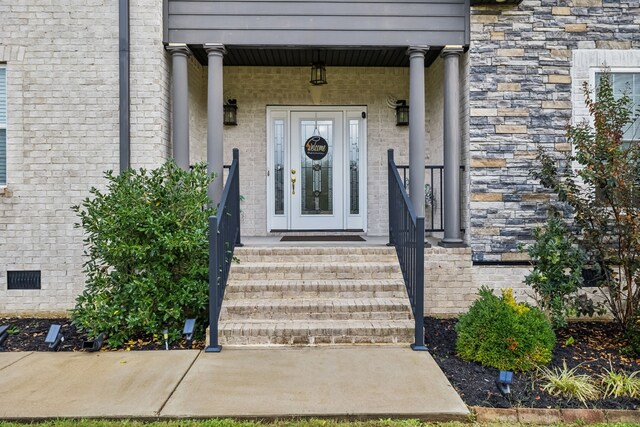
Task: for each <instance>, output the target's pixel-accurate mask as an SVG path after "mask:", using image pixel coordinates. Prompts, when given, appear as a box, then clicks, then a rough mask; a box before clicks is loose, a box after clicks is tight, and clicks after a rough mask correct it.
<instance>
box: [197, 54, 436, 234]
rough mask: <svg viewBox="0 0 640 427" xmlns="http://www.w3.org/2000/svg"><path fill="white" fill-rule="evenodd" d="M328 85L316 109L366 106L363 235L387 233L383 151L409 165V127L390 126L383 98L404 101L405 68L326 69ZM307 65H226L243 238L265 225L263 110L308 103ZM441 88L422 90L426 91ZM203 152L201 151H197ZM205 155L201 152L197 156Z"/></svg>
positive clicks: (229, 144) (229, 141) (228, 143)
mask: <svg viewBox="0 0 640 427" xmlns="http://www.w3.org/2000/svg"><path fill="white" fill-rule="evenodd" d="M327 80H328V81H329V84H327V85H326V86H323V87H322V89H321V90H322V95H321V100H320V103H319V105H337V106H342V105H366V106H367V111H368V115H367V131H368V137H367V145H368V158H367V167H368V183H367V187H368V195H369V197H368V207H367V210H368V232H369V234H371V235H383V234H385V233H387V217H388V212H387V206H386V204H387V202H386V200H387V188H386V187H387V162H386V160H387V149H388V148H394V149H395V150H396V161H397V163H398V164H408V138H409V135H408V128H407V127H397V126H396V125H395V111H394V109H392V108H389V107H388V106H387V98H388V97H389V96H392V97H394V98H396V99H408V91H409V70H408V68H367V69H364V68H348V67H329V68H328V69H327ZM310 88H311V85H310V84H309V68H308V67H302V68H299V67H225V69H224V91H225V96H226V97H228V98H236V99H237V100H238V126H227V127H225V135H224V137H225V164H228V163H230V160H231V159H230V158H231V149H232V148H233V147H238V148H239V149H240V156H241V171H242V180H241V183H240V185H241V189H240V192H241V193H242V194H243V195H244V197H245V201H244V202H243V206H242V209H243V214H242V215H243V216H242V221H243V222H242V227H243V229H242V230H243V233H245V234H247V235H256V236H260V235H265V234H266V233H267V223H266V214H267V212H266V183H265V182H266V180H265V176H266V167H267V166H266V165H267V164H266V159H267V153H266V149H267V142H266V129H265V125H266V107H267V105H313V100H312V98H311V94H310V91H309V90H310ZM432 90H436V91H437V90H440V88H435V89H434V88H427V89H426V92H427V93H429V92H430V91H432ZM198 152H199V153H204V151H198ZM201 155H204V154H201Z"/></svg>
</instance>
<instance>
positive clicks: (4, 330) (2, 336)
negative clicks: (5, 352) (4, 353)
mask: <svg viewBox="0 0 640 427" xmlns="http://www.w3.org/2000/svg"><path fill="white" fill-rule="evenodd" d="M7 338H9V327H8V326H7V325H0V347H2V346H4V342H5V341H6V340H7Z"/></svg>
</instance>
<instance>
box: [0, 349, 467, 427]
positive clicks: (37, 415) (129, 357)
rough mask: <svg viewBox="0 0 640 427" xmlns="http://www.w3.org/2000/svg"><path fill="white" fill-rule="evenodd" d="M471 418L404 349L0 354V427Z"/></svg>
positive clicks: (436, 374) (425, 364)
mask: <svg viewBox="0 0 640 427" xmlns="http://www.w3.org/2000/svg"><path fill="white" fill-rule="evenodd" d="M468 414H469V412H468V410H467V408H466V406H465V405H464V403H463V402H462V400H461V399H460V397H459V396H458V395H457V394H456V392H455V390H454V389H453V387H451V385H450V384H449V382H448V381H447V379H446V378H445V376H444V374H443V373H442V371H441V370H440V369H439V368H438V366H437V365H436V363H435V362H434V361H433V359H432V358H431V356H430V355H429V353H427V352H413V351H411V350H410V349H409V348H407V347H391V346H380V347H372V346H366V347H364V346H362V347H357V346H352V347H298V348H295V347H294V348H291V347H288V348H276V349H272V348H270V349H265V348H255V349H249V348H242V349H238V348H230V347H229V348H225V349H224V350H223V351H222V353H219V354H206V353H203V352H199V351H196V350H189V351H187V350H183V351H166V352H164V351H147V352H142V351H141V352H100V353H86V354H85V353H0V418H2V419H23V420H26V419H42V418H67V417H73V418H80V417H84V418H86V417H89V418H93V417H110V418H120V417H124V418H143V419H155V418H183V417H188V418H212V417H242V418H254V417H255V418H276V417H277V418H282V417H291V416H305V417H309V416H322V417H340V418H344V417H373V418H386V417H401V418H404V417H412V418H413V417H415V418H421V419H425V420H463V419H466V417H467V416H468Z"/></svg>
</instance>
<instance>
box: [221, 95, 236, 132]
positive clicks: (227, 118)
mask: <svg viewBox="0 0 640 427" xmlns="http://www.w3.org/2000/svg"><path fill="white" fill-rule="evenodd" d="M223 109H224V119H223V123H224V124H225V125H230V126H236V125H237V124H238V102H237V101H236V100H235V99H229V100H227V103H226V104H224V107H223Z"/></svg>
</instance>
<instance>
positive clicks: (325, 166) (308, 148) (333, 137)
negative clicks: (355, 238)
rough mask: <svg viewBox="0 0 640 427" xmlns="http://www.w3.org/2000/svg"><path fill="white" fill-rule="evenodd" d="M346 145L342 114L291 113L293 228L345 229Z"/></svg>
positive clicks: (328, 112) (290, 179) (290, 170)
mask: <svg viewBox="0 0 640 427" xmlns="http://www.w3.org/2000/svg"><path fill="white" fill-rule="evenodd" d="M318 137H319V138H318ZM325 141H326V143H325ZM343 145H344V141H343V137H342V113H340V112H332V111H327V112H293V113H291V145H290V147H291V158H290V166H289V175H290V176H289V181H290V187H291V227H290V228H291V229H293V230H332V229H333V230H337V229H342V228H343V225H344V209H343V197H342V196H343V187H344V177H343V171H342V168H341V167H340V165H342V164H343V162H344V161H343V159H342V157H343ZM318 147H319V148H318ZM316 152H317V153H318V156H317V157H319V156H321V155H324V157H323V158H322V159H317V160H314V159H313V158H312V157H310V156H313V157H316V156H315V155H316Z"/></svg>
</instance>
